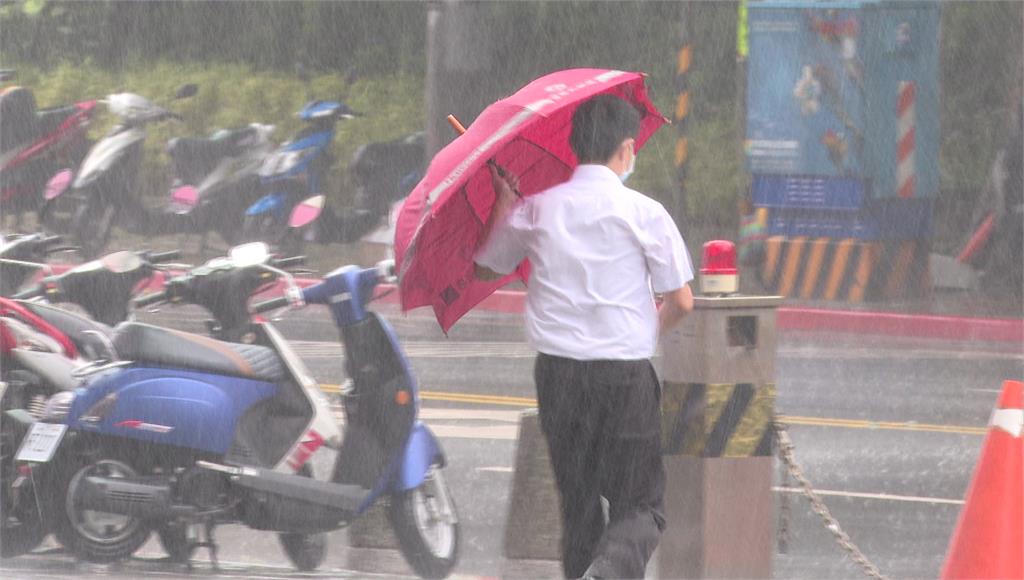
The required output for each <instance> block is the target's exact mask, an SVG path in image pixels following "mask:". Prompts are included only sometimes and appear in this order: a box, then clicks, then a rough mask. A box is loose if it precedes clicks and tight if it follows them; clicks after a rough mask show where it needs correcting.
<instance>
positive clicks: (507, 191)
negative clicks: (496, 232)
mask: <svg viewBox="0 0 1024 580" xmlns="http://www.w3.org/2000/svg"><path fill="white" fill-rule="evenodd" d="M487 169H489V170H490V171H491V186H492V187H493V188H494V195H495V200H494V209H492V210H491V216H492V217H493V216H494V212H495V210H497V209H499V207H502V206H503V207H504V209H506V210H507V209H508V208H509V207H512V204H514V203H515V202H516V200H518V199H519V198H520V197H521V194H520V193H519V178H518V177H517V176H515V175H511V174H509V173H506V172H505V171H504V170H502V169H501V168H499V167H498V164H497V163H488V164H487Z"/></svg>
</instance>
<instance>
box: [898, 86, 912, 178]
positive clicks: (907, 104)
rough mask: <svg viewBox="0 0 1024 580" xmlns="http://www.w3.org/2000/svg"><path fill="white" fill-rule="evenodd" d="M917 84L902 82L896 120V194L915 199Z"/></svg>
mask: <svg viewBox="0 0 1024 580" xmlns="http://www.w3.org/2000/svg"><path fill="white" fill-rule="evenodd" d="M915 92H916V84H915V83H914V82H913V81H900V85H899V99H898V101H897V103H896V118H897V123H898V125H899V132H900V133H899V135H900V136H899V142H898V145H897V147H896V194H897V195H899V196H900V197H902V198H911V197H914V186H915V183H914V182H915V181H916V173H917V172H916V170H915V167H914V124H915V120H914V101H915V94H914V93H915Z"/></svg>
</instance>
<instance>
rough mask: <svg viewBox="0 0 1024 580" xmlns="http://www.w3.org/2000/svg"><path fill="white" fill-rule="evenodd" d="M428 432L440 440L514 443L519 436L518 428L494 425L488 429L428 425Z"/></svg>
mask: <svg viewBox="0 0 1024 580" xmlns="http://www.w3.org/2000/svg"><path fill="white" fill-rule="evenodd" d="M430 430H431V431H433V432H434V435H437V436H438V437H441V438H442V439H497V440H500V441H515V440H516V438H517V437H518V436H519V427H515V426H511V425H495V426H488V427H481V426H473V427H465V426H462V425H439V424H437V423H430Z"/></svg>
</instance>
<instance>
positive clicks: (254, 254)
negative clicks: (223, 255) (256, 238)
mask: <svg viewBox="0 0 1024 580" xmlns="http://www.w3.org/2000/svg"><path fill="white" fill-rule="evenodd" d="M228 255H229V256H230V257H231V263H232V264H233V265H234V266H235V267H236V268H245V267H248V266H257V265H259V264H263V263H266V261H267V260H268V259H270V248H269V247H268V246H267V245H266V244H265V243H263V242H252V243H250V244H242V245H241V246H235V247H234V248H231V252H229V253H228Z"/></svg>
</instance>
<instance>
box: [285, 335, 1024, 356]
mask: <svg viewBox="0 0 1024 580" xmlns="http://www.w3.org/2000/svg"><path fill="white" fill-rule="evenodd" d="M289 344H291V346H292V348H293V349H295V352H296V353H298V355H299V356H301V357H303V358H344V354H345V353H344V349H343V348H342V346H341V344H340V343H338V342H329V341H315V340H292V341H289ZM402 347H403V348H404V349H405V353H406V355H407V356H408V357H410V358H456V359H466V358H503V359H520V358H521V359H532V358H533V357H534V356H536V352H535V351H534V350H533V349H531V348H530V346H529V345H527V344H526V343H525V342H479V341H477V342H463V341H454V340H448V341H420V340H410V341H406V342H404V343H402ZM777 354H778V356H779V357H780V358H784V359H828V360H877V359H884V360H980V361H990V360H1005V361H1024V353H1020V352H1008V351H984V350H949V349H925V348H911V349H901V348H828V349H823V348H818V347H810V346H783V347H779V348H778V350H777Z"/></svg>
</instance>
